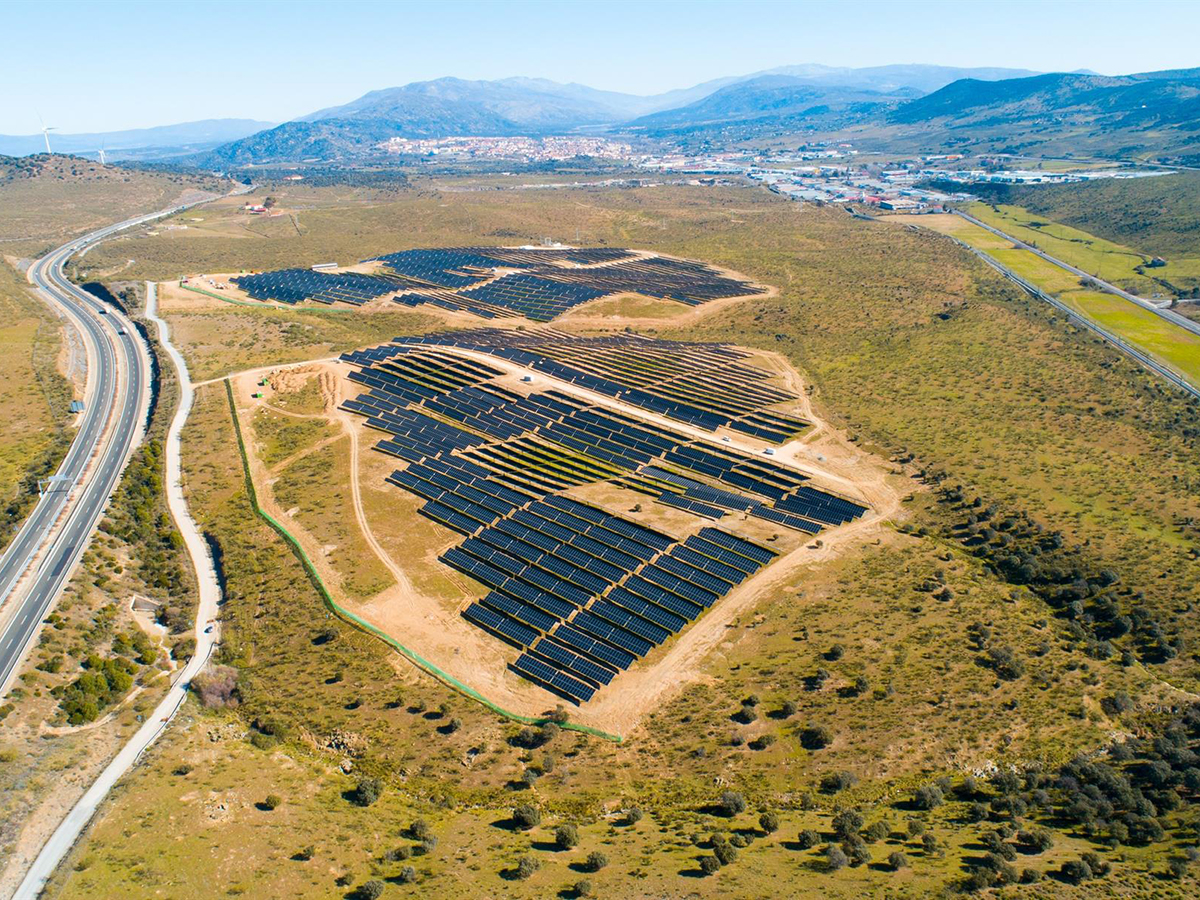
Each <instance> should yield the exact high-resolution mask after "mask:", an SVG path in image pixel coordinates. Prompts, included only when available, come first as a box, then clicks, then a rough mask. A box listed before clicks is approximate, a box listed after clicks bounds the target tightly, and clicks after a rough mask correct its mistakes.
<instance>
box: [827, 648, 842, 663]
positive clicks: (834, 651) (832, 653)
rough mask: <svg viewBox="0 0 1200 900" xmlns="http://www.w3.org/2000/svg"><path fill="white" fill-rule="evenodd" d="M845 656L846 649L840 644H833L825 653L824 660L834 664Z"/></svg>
mask: <svg viewBox="0 0 1200 900" xmlns="http://www.w3.org/2000/svg"><path fill="white" fill-rule="evenodd" d="M845 655H846V648H845V647H843V646H842V645H841V644H834V645H833V646H832V647H830V648H829V649H828V650H827V651H826V653H825V658H826V659H828V660H830V661H831V662H836V661H837V660H839V659H841V658H842V657H843V656H845Z"/></svg>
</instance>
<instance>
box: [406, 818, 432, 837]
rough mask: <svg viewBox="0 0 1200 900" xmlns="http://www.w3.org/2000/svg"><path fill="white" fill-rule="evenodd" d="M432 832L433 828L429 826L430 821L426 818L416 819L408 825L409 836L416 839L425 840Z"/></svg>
mask: <svg viewBox="0 0 1200 900" xmlns="http://www.w3.org/2000/svg"><path fill="white" fill-rule="evenodd" d="M432 834H433V829H431V828H430V827H429V823H428V822H426V821H425V820H424V819H416V820H415V821H414V822H413V823H412V824H411V825H409V826H408V836H409V837H410V838H412V839H413V840H414V841H423V840H425V838H427V837H430V836H431V835H432Z"/></svg>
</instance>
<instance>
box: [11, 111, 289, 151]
mask: <svg viewBox="0 0 1200 900" xmlns="http://www.w3.org/2000/svg"><path fill="white" fill-rule="evenodd" d="M273 127H275V123H274V122H260V121H258V120H256V119H204V120H202V121H198V122H183V123H180V124H178V125H159V126H157V127H155V128H135V129H130V130H128V131H106V132H98V133H92V134H60V133H59V132H57V131H51V132H50V146H51V149H52V150H53V151H54V152H55V153H72V154H76V155H84V156H89V157H97V156H98V155H99V153H100V151H101V150H103V151H104V155H105V158H108V159H114V160H116V159H130V158H139V159H143V158H144V159H158V158H164V157H168V156H183V155H185V154H189V153H196V152H197V151H202V150H209V149H212V148H213V147H218V146H220V145H221V144H226V143H228V142H230V141H236V140H238V139H239V138H243V137H246V136H247V135H250V134H254V133H255V132H258V131H262V130H263V129H266V128H273ZM45 149H46V138H45V136H43V135H42V134H23V135H13V134H0V154H3V155H5V156H28V155H29V154H32V153H42V152H44V151H45Z"/></svg>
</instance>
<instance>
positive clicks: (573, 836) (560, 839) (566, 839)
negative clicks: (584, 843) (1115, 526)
mask: <svg viewBox="0 0 1200 900" xmlns="http://www.w3.org/2000/svg"><path fill="white" fill-rule="evenodd" d="M578 843H579V830H578V829H577V828H576V827H575V826H574V825H569V824H568V825H559V826H558V827H557V828H555V829H554V846H556V847H557V848H558V849H559V850H570V849H571V848H572V847H574V846H576V845H577V844H578Z"/></svg>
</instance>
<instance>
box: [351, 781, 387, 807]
mask: <svg viewBox="0 0 1200 900" xmlns="http://www.w3.org/2000/svg"><path fill="white" fill-rule="evenodd" d="M382 793H383V782H382V781H380V780H379V779H378V778H364V779H362V780H361V781H359V783H358V784H357V785H355V786H354V790H353V791H351V792H350V801H351V802H352V803H354V804H355V805H356V806H370V805H371V804H372V803H374V802H375V801H376V800H378V799H379V795H380V794H382Z"/></svg>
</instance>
